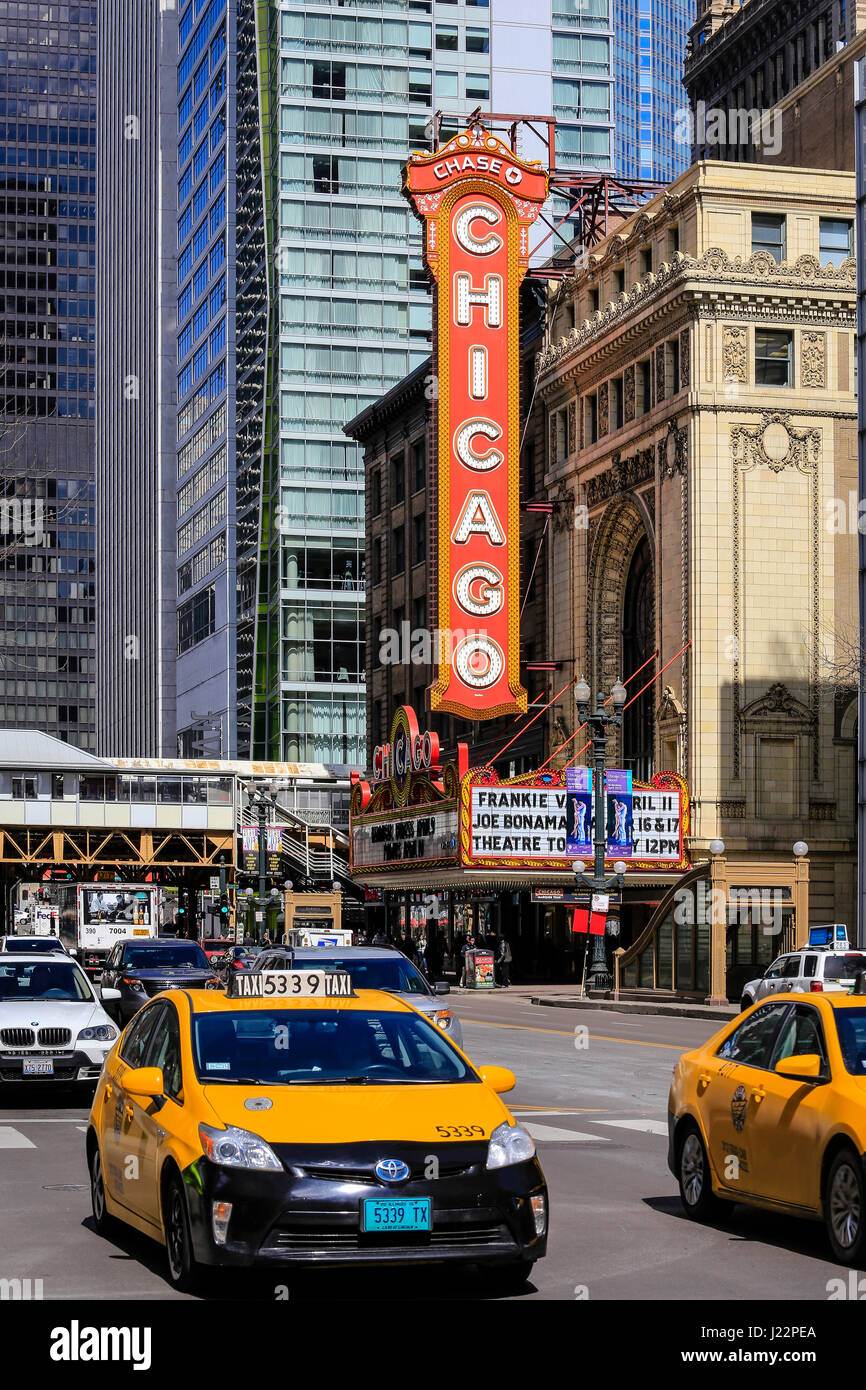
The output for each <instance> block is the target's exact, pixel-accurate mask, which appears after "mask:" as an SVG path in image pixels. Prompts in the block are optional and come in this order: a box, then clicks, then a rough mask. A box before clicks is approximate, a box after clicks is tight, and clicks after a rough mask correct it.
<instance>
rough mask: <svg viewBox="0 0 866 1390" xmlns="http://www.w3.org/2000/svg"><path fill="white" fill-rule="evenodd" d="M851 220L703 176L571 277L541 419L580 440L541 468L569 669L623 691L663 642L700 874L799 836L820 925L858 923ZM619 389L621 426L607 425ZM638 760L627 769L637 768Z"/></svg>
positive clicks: (745, 175)
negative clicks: (756, 240)
mask: <svg viewBox="0 0 866 1390" xmlns="http://www.w3.org/2000/svg"><path fill="white" fill-rule="evenodd" d="M754 211H757V212H759V213H767V212H770V213H774V212H775V213H776V214H777V215H781V216H783V217H784V222H785V226H784V237H785V240H784V244H785V247H786V257H785V259H784V260H783V261H782V262H781V263H779V262H777V260H776V259H774V257H773V256H772V255H771V254H770V253H768V252H767V251H766V250H763V249H757V250H754V251H753V249H752V234H753V233H752V227H751V218H752V213H753V212H754ZM853 216H854V180H853V176H851V175H846V174H829V173H821V172H818V171H814V170H812V171H810V172H809V173H808V174H804V173H801V172H800V171H798V170H795V169H778V170H776V171H775V172H774V176H773V183H772V188H768V185H767V179H766V173H765V171H762V170H761V169H760V168H759V167H756V166H754V165H740V166H737V167H736V168H734V167H733V166H732V165H730V164H725V163H721V162H715V163H710V162H704V163H700V164H697V165H695V166H693V168H692V169H690V170H689V171H688V172H687V173H686V174H684V175H683V176H682V177H681V178H679V179H678V180H677V181H676V182H675V183H674V184H673V185H671V187H670V188H669V189H668V190H667V192H665V193H664V194H662V195H660V196H658V197H657V198H656V199H654V200H653V201H652V202H651V203H649V204H647V206H646V207H645V208H644V209H643V210H642V211H641V212H640V213H639V214H637V215H636V216H635V217H634V218H632V219H631V220H630V221H629V222H627V223H625V224H624V225H623V226H622V227H620V228H619V229H618V231H617V232H616V234H614V235H613V236H611V237H609V238H608V239H607V240H606V241H605V242H603V243H601V245H600V246H598V247H596V248H594V250H593V251H592V252H591V254H590V259H589V265H588V267H587V268H586V269H585V270H584V271H582V272H581V273H580V274H579V275H577V276H576V277H575V278H573V279H572V280H570V281H568V282H566V284H565V287H564V289H563V291H562V293H561V295H560V297H559V300H558V302H557V303H556V313H555V316H554V321H553V326H552V332H551V342H552V344H553V346H551V348H550V349H549V350H548V351H546V352H545V353H544V354H542V356H541V357H540V359H539V376H538V391H537V398H536V399H537V402H538V407H539V409H541V410H543V411H545V412H546V413H547V415H548V416H550V415H552V414H554V413H556V412H558V411H561V410H562V408H563V407H564V406H570V405H571V404H572V403H574V405H575V409H576V412H577V415H578V418H579V419H580V420H581V421H582V422H583V423H584V425H585V442H584V445H583V447H582V448H580V449H574V450H573V451H572V452H571V453H570V454H569V455H568V456H567V457H565V458H558V459H553V458H550V459H549V460H548V467H547V474H546V483H547V489H548V494H549V496H550V498H551V500H552V501H554V502H555V504H556V506H557V509H558V512H559V513H560V514H563V513H567V514H568V515H569V516H572V515H573V516H574V518H575V521H574V523H573V524H571V525H569V526H568V527H564V526H560V527H559V528H556V529H555V530H554V535H553V542H552V547H551V551H550V556H549V560H550V566H551V569H550V575H549V584H548V588H549V593H550V594H551V596H555V602H551V605H550V610H549V615H548V624H549V630H550V636H549V641H550V646H551V649H552V650H555V651H557V652H558V653H560V654H565V653H567V652H568V651H570V652H572V653H573V655H574V658H575V668H574V669H575V672H576V673H579V672H580V671H581V670H583V671H585V673H586V676H587V679H588V680H589V682H590V684H591V686H592V687H593V689H594V690H595V689H597V688H599V687H601V688H603V689H604V690H609V689H610V687H611V686H612V685H613V683H614V680H615V679H616V678H617V677H618V676H623V677H626V678H628V677H629V676H631V675H632V671H631V670H630V669H626V663H627V661H628V659H629V657H628V653H629V652H634V651H635V650H636V648H635V646H634V640H633V633H634V630H635V629H636V627H638V626H639V625H640V622H641V621H649V623H650V632H649V634H648V636H647V641H648V643H649V649H650V654H651V653H652V650H653V649H654V650H655V652H656V654H657V655H656V659H655V663H654V664H650V665H649V666H648V667H647V669H646V671H644V672H643V674H642V675H641V676H640V678H639V679H638V680H637V681H636V682H635V683H632V684H630V685H629V693H630V694H632V693H633V692H636V690H637V689H638V688H639V687H640V686H642V685H643V684H644V683H645V681H646V680H647V678H648V676H649V675H652V674H653V673H657V674H658V677H659V678H658V679H657V681H656V683H655V684H654V685H653V686H652V687H651V692H650V695H649V696H645V697H644V699H650V700H651V702H652V703H651V710H650V711H649V714H648V721H651V726H652V733H651V745H652V746H651V750H650V756H651V760H652V764H653V768H654V770H656V771H661V770H667V769H670V770H675V771H678V772H680V773H682V774H683V775H685V776H686V777H687V778H688V781H689V784H690V786H691V789H692V795H693V819H692V838H691V850H692V854H693V857H696V858H702V857H705V856H706V854H707V853H708V849H709V843H710V841H711V840H713V839H716V838H719V839H722V840H724V842H725V844H726V846H727V848H728V852H729V853H730V854H732V855H736V857H737V858H738V859H741V860H743V859H745V860H749V859H751V858H754V860H755V861H756V864H757V862H758V861H761V860H769V859H773V860H778V859H780V858H784V857H785V856H790V854H791V847H792V845H793V844H794V842H795V841H796V840H798V839H803V840H805V841H806V842H807V843H808V844H809V846H810V856H811V917H812V919H813V920H814V921H847V922H849V923H853V921H854V915H853V914H854V890H855V852H854V845H855V842H854V816H855V727H856V725H855V720H856V692H855V690H854V689H852V688H850V687H849V686H848V685H846V684H845V683H844V681H842V683H841V684H840V680H839V678H837V675H836V672H837V671H838V668H839V662H837V658H836V650H835V648H836V643H837V637H838V639H839V645H840V648H841V645H842V641H843V640H844V637H845V635H846V634H851V633H856V630H857V606H856V605H857V592H856V563H857V560H856V549H857V546H856V537H857V529H856V505H857V504H856V498H857V412H856V396H855V393H854V369H853V360H854V358H853V354H854V330H855V318H856V314H855V267H854V262H853V260H851V259H848V260H844V261H842V263H841V264H835V265H834V264H831V263H829V260H827V259H825V260H824V262H823V263H822V259H821V256H820V254H819V252H820V240H821V219H822V218H824V219H833V220H834V221H836V222H838V221H840V220H841V221H849V220H852V219H853ZM647 252H649V259H650V261H651V264H652V265H653V266H654V267H656V269H655V270H654V271H651V272H649V273H647V271H646V265H647V262H648V257H647ZM623 269H624V270H625V280H626V289H625V293H624V294H623V293H620V292H619V290H618V288H617V286H618V283H619V280H620V278H621V274H622V271H623ZM595 291H598V292H599V303H600V305H601V307H600V309H599V310H598V311H596V312H592V311H591V307H590V306H591V304H592V303H593V293H594V292H595ZM572 325H574V326H572ZM632 382H633V383H634V384H633V385H632ZM620 392H621V393H622V399H623V401H624V409H623V411H622V413H621V415H619V414H618V413H617V411H616V410H615V408H614V406H610V407H609V408H608V409H607V411H606V412H604V411H603V410H602V409H601V408H599V400H600V399H606V400H607V401H608V402H613V403H614V405H615V403H616V402H617V401H618V400H619V398H620ZM542 437H543V433H542ZM852 499H853V518H852V506H851V502H852ZM647 556H648V560H649V564H650V565H651V594H652V602H651V604H649V603H648V601H647V597H646V595H645V594H644V599H643V608H642V609H641V606H640V601H639V600H638V599H636V597H635V595H636V593H637V592H638V587H637V577H638V571H639V570H640V569H641V567H643V568H644V569H645V567H646V563H647V561H646V558H645V557H647ZM567 595H570V602H569V601H567V599H566V596H567ZM633 610H635V611H633ZM635 612H637V616H636V615H635ZM641 612H642V613H643V615H644V618H643V619H641V617H640V614H641ZM647 614H649V618H647ZM630 642H631V643H632V645H631V646H629V643H630ZM572 727H573V725H572ZM629 740H631V745H629ZM636 740H638V731H636V730H635V729H634V728H632V731H631V733H629V731H628V729H624V730H623V732H622V733H621V734H620V735H619V736H618V743H617V746H616V747H615V749H614V750H613V751H612V753H611V757H610V762H611V765H613V766H620V765H622V764H621V762H620V759H622V760H623V761H624V762H625V763H626V765H628V760H629V756H632V757H633V759H639V758H640V757H644V759H645V758H646V753H645V752H642V751H641V749H640V748H639V747H638V742H637V741H636ZM634 766H635V767H636V768H637V766H638V764H637V761H635V762H634Z"/></svg>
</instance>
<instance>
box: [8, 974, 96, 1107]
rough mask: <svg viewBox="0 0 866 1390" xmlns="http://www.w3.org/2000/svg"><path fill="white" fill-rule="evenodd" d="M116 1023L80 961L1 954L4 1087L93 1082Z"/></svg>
mask: <svg viewBox="0 0 866 1390" xmlns="http://www.w3.org/2000/svg"><path fill="white" fill-rule="evenodd" d="M118 1032H119V1030H118V1028H117V1027H116V1026H115V1024H113V1023H112V1021H111V1019H110V1018H109V1017H108V1014H107V1013H106V1012H105V1010H104V1009H103V1007H102V1005H101V1004H100V1002H99V1000H98V999H97V997H96V995H95V994H94V992H93V986H92V985H91V983H90V981H89V980H88V978H87V976H86V975H85V973H84V971H83V970H82V969H81V966H80V965H78V964H77V962H76V961H74V960H71V959H70V958H69V957H68V956H63V955H45V954H43V955H35V954H31V955H25V954H23V953H22V954H21V955H17V954H13V953H12V952H7V951H4V952H3V953H2V955H0V1086H2V1085H4V1084H5V1083H7V1082H14V1081H38V1080H41V1081H60V1082H79V1081H81V1082H90V1083H91V1084H92V1083H93V1082H95V1081H96V1080H97V1078H98V1076H99V1073H100V1072H101V1070H102V1063H103V1061H104V1060H105V1057H106V1054H107V1053H108V1052H109V1051H110V1049H111V1048H112V1047H113V1046H114V1043H115V1041H116V1040H117V1037H118Z"/></svg>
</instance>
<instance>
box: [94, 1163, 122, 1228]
mask: <svg viewBox="0 0 866 1390" xmlns="http://www.w3.org/2000/svg"><path fill="white" fill-rule="evenodd" d="M90 1205H91V1207H92V1208H93V1224H94V1226H95V1228H96V1232H97V1234H98V1235H100V1236H107V1235H110V1234H111V1232H112V1230H113V1229H114V1227H115V1224H116V1223H115V1221H114V1217H113V1216H109V1214H108V1208H107V1207H106V1205H105V1181H104V1179H103V1176H102V1155H101V1153H100V1152H99V1144H98V1143H94V1145H93V1149H92V1152H91V1154H90Z"/></svg>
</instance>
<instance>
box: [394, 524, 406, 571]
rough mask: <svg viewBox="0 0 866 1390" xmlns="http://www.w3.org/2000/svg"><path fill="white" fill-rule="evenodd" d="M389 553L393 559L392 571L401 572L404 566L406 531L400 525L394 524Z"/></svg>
mask: <svg viewBox="0 0 866 1390" xmlns="http://www.w3.org/2000/svg"><path fill="white" fill-rule="evenodd" d="M392 536H393V542H394V543H393V545H392V547H391V553H392V555H393V559H394V573H395V574H402V573H403V571H404V570H405V568H406V533H405V531H404V529H403V527H402V526H395V528H394V530H393V532H392Z"/></svg>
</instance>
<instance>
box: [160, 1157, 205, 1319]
mask: <svg viewBox="0 0 866 1390" xmlns="http://www.w3.org/2000/svg"><path fill="white" fill-rule="evenodd" d="M162 1203H163V1205H162V1219H163V1226H164V1228H165V1251H166V1255H167V1257H168V1277H169V1279H170V1280H171V1282H172V1285H173V1286H174V1288H176V1289H178V1290H179V1291H180V1292H181V1293H193V1292H194V1291H195V1290H196V1289H197V1288H198V1285H199V1281H200V1277H201V1271H200V1270H199V1267H198V1265H197V1264H196V1261H195V1256H194V1255H193V1252H192V1236H191V1234H190V1229H189V1216H188V1214H187V1210H186V1198H185V1196H184V1192H183V1184H182V1183H181V1181H180V1179H179V1178H178V1177H171V1178H169V1180H168V1182H167V1183H166V1185H165V1188H164V1191H163V1199H162Z"/></svg>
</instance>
